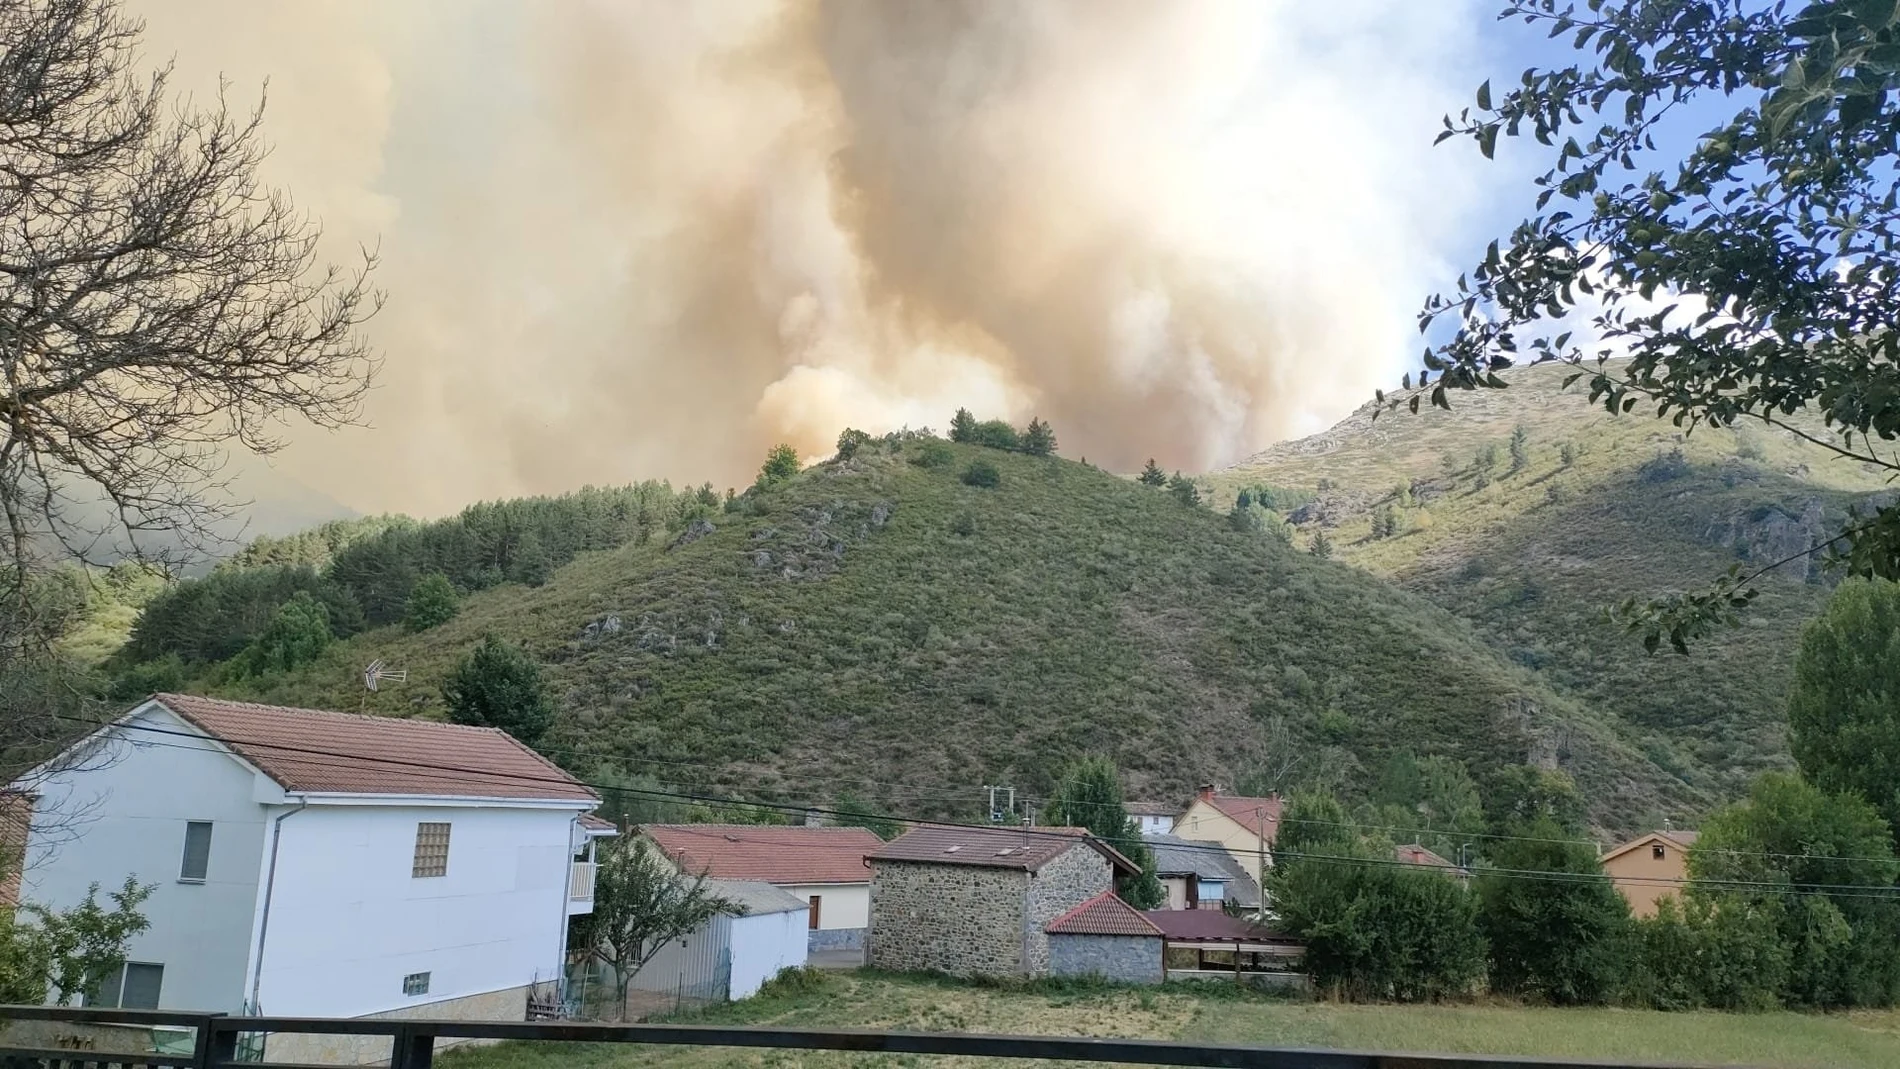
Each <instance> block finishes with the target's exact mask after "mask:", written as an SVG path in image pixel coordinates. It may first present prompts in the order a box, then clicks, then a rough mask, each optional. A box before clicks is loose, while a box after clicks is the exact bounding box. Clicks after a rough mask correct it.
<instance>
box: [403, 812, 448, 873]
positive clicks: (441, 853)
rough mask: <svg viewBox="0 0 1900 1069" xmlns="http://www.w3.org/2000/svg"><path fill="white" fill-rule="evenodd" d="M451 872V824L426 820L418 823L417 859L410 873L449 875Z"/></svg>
mask: <svg viewBox="0 0 1900 1069" xmlns="http://www.w3.org/2000/svg"><path fill="white" fill-rule="evenodd" d="M448 874H449V826H448V824H447V823H446V822H444V823H431V822H426V821H425V822H424V823H421V824H418V825H416V860H415V865H414V867H413V868H411V869H410V870H409V875H411V876H414V877H418V878H420V877H423V876H447V875H448Z"/></svg>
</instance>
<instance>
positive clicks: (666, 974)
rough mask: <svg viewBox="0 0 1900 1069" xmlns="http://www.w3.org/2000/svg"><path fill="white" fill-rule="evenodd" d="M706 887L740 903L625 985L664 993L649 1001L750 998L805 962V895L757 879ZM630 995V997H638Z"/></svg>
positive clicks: (663, 953)
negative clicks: (766, 985) (782, 972)
mask: <svg viewBox="0 0 1900 1069" xmlns="http://www.w3.org/2000/svg"><path fill="white" fill-rule="evenodd" d="M706 887H707V889H708V890H710V891H712V892H713V893H714V894H717V895H719V896H720V897H721V898H724V899H726V900H728V901H730V902H732V903H733V904H734V905H735V906H737V907H738V908H737V909H735V910H733V911H731V912H729V913H722V914H720V915H719V916H717V917H714V918H713V919H712V920H711V921H710V922H708V923H707V924H706V925H704V926H703V927H701V928H700V929H699V930H698V931H696V932H693V933H692V934H691V935H688V936H686V937H685V938H683V939H680V940H678V941H676V942H674V943H671V944H668V945H667V946H666V947H665V948H664V949H662V950H661V951H660V952H659V953H658V954H655V955H654V956H653V959H652V960H651V961H649V962H647V963H646V965H645V966H644V967H642V968H641V969H640V971H639V972H637V973H635V974H634V975H633V979H632V980H631V981H629V982H628V984H627V986H628V988H629V989H630V990H632V991H644V992H651V993H656V994H658V995H660V996H661V998H660V999H659V1000H658V1001H657V1002H652V1001H649V1002H648V1004H649V1005H653V1006H660V1007H664V1006H665V1005H666V997H667V996H673V997H674V998H675V999H676V1000H677V1001H679V1002H681V1003H684V1002H686V1001H689V1000H690V1001H692V1002H716V1001H719V1000H720V999H722V998H733V999H741V998H749V997H751V996H752V995H755V994H757V993H758V990H759V988H760V987H761V986H762V985H763V984H764V983H765V982H766V981H767V980H770V979H771V978H772V977H774V976H777V975H778V972H779V970H780V969H796V968H800V967H802V966H803V965H804V964H805V951H806V935H807V933H808V932H809V930H810V929H809V928H807V926H806V915H807V910H808V909H809V907H808V906H807V904H806V902H805V900H803V899H801V898H799V897H798V896H797V895H794V894H792V893H790V892H788V891H783V890H780V889H779V888H777V887H774V886H772V885H771V884H769V883H763V882H760V881H757V880H707V881H706ZM634 1001H635V1000H634V999H629V1002H634Z"/></svg>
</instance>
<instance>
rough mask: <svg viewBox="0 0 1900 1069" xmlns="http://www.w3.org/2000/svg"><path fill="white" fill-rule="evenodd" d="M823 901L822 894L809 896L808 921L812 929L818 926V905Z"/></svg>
mask: <svg viewBox="0 0 1900 1069" xmlns="http://www.w3.org/2000/svg"><path fill="white" fill-rule="evenodd" d="M824 901H825V896H824V895H813V896H811V922H810V923H811V926H812V928H813V929H816V928H817V927H818V907H819V906H820V905H822V904H823V903H824Z"/></svg>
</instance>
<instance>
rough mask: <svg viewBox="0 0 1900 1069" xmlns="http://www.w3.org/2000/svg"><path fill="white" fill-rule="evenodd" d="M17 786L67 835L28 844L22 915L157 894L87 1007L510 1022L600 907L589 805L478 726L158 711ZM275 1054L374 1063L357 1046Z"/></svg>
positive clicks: (176, 706)
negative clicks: (28, 787)
mask: <svg viewBox="0 0 1900 1069" xmlns="http://www.w3.org/2000/svg"><path fill="white" fill-rule="evenodd" d="M76 751H83V753H76ZM68 756H73V757H82V758H83V759H80V760H70V759H67V757H68ZM62 768H64V769H65V770H62ZM29 777H30V778H29V779H28V780H27V781H25V782H32V783H33V784H34V786H35V788H36V790H37V791H38V794H39V798H38V805H39V806H40V807H42V808H43V809H44V810H45V811H47V812H48V813H50V814H60V815H61V817H59V818H51V817H49V820H48V823H49V824H64V825H65V827H64V828H63V829H62V831H61V834H60V835H59V836H58V837H57V838H56V839H52V840H48V839H47V838H46V837H45V836H44V835H42V833H41V832H40V831H39V830H38V829H35V830H34V831H33V833H32V834H31V835H30V836H29V840H28V846H27V868H26V876H25V883H24V887H23V891H22V895H23V897H24V898H25V899H27V900H30V901H33V902H37V903H41V904H44V905H46V906H50V907H53V908H56V909H64V908H68V907H70V906H73V905H75V904H76V903H78V902H79V901H80V900H81V899H83V898H84V896H85V894H86V888H87V886H88V885H89V884H95V883H96V884H99V885H101V886H102V887H103V888H105V889H111V888H113V887H116V886H118V885H119V884H120V883H121V882H122V881H123V880H124V879H125V878H126V876H127V874H131V875H132V876H134V877H135V878H137V879H138V880H139V881H141V882H143V883H148V884H151V885H153V887H154V891H153V893H152V896H151V897H150V898H149V899H147V900H146V902H145V904H144V906H143V907H142V910H143V912H144V914H145V916H146V918H147V919H148V920H149V921H150V923H151V927H150V929H149V930H147V931H145V932H143V933H141V934H139V935H137V936H134V937H133V938H132V940H131V942H130V944H129V945H128V948H127V949H128V961H127V963H126V964H125V965H124V966H123V967H122V968H121V969H120V970H119V971H118V972H117V973H115V974H114V975H113V976H112V978H111V979H110V980H109V981H108V982H107V984H106V985H105V986H104V988H102V989H101V990H100V991H98V992H96V993H94V994H93V995H91V996H89V997H88V999H87V1001H88V1002H89V1003H92V1004H99V1005H107V1006H113V1005H117V1006H124V1007H127V1008H134V1007H155V1008H159V1009H176V1010H201V1011H213V1012H223V1013H241V1012H245V1011H247V1010H249V1011H255V1012H263V1013H266V1014H271V1015H275V1016H285V1017H359V1016H401V1017H416V1016H421V1017H432V1018H460V1019H479V1020H515V1021H518V1020H522V1019H524V1017H525V1015H526V1008H527V995H528V990H529V987H530V986H531V985H532V984H533V983H534V982H535V981H536V980H547V979H550V978H556V977H559V976H560V975H561V968H562V964H563V959H564V957H565V950H566V936H567V927H568V917H569V916H570V915H572V914H575V913H584V912H587V911H588V910H590V909H591V908H592V894H591V891H592V880H591V876H592V865H591V864H590V863H589V862H585V861H582V862H575V861H574V860H573V859H574V857H575V856H576V854H577V853H585V852H586V851H588V850H589V849H590V847H589V840H590V833H589V832H588V831H586V830H584V829H582V828H581V827H580V818H581V817H582V815H583V814H585V813H587V812H588V811H589V810H592V809H593V808H594V807H596V806H597V805H599V804H600V800H599V798H597V797H596V796H595V795H594V793H593V792H592V791H590V790H588V789H587V787H586V786H584V785H582V784H581V783H579V782H578V781H576V780H575V779H574V778H573V777H571V776H569V775H568V774H567V773H565V772H563V771H562V770H561V769H560V768H558V767H557V766H555V765H554V764H552V763H551V762H549V761H547V760H546V759H545V758H543V757H541V756H540V755H539V754H536V753H535V752H534V751H533V750H530V749H528V748H527V747H526V746H523V745H522V744H520V743H519V742H517V741H515V740H514V739H512V738H510V737H508V736H507V735H505V734H503V733H501V732H499V731H495V730H493V729H490V728H479V727H462V726H457V725H453V724H443V723H434V722H429V721H422V720H407V719H400V718H395V717H376V716H353V715H349V714H345V713H332V712H323V711H319V710H312V709H285V708H278V707H274V706H268V705H253V704H249V703H245V702H230V701H218V700H214V699H210V698H198V697H189V696H185V695H175V694H160V695H156V696H154V697H153V698H150V699H148V700H146V701H145V702H143V703H141V704H140V705H138V706H137V707H136V708H134V709H133V710H132V711H131V712H130V713H129V714H127V715H126V716H124V717H122V718H121V719H119V720H118V721H115V722H114V723H112V724H110V725H107V726H105V727H103V728H101V729H100V730H98V731H96V732H94V733H93V734H92V735H90V736H88V737H87V738H86V739H84V740H82V741H81V742H79V743H78V744H76V745H75V747H73V748H72V749H70V750H68V751H67V755H63V756H62V758H60V759H55V761H54V762H52V763H49V764H48V765H46V766H43V767H42V768H41V769H38V770H35V771H34V772H33V773H30V774H29ZM68 818H69V819H68ZM571 888H581V889H584V890H585V891H586V892H587V894H586V895H585V896H584V897H580V896H577V895H576V894H574V893H573V892H572V891H571V890H570V889H571ZM268 1049H269V1052H270V1056H271V1058H272V1060H277V1061H354V1060H359V1059H360V1058H361V1056H362V1054H363V1052H362V1051H361V1050H359V1049H357V1048H356V1047H354V1046H352V1043H351V1041H350V1040H349V1039H348V1038H347V1037H324V1036H294V1035H280V1036H272V1037H271V1038H270V1040H269V1047H268ZM385 1050H386V1044H385Z"/></svg>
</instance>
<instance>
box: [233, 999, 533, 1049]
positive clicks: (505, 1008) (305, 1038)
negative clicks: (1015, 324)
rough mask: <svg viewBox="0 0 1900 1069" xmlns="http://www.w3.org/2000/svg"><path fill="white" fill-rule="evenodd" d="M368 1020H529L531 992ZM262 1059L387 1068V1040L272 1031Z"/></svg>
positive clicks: (423, 1006) (444, 1042) (455, 1043)
mask: <svg viewBox="0 0 1900 1069" xmlns="http://www.w3.org/2000/svg"><path fill="white" fill-rule="evenodd" d="M364 1019H365V1020H396V1021H402V1020H409V1021H525V1020H527V1019H528V988H527V987H526V986H525V985H524V986H522V987H510V988H504V989H502V990H500V991H487V992H483V993H482V994H479V995H468V996H465V997H463V998H451V999H443V1000H441V1001H440V1002H420V1003H417V1004H416V1005H413V1006H404V1007H402V1008H401V1009H396V1010H386V1011H384V1012H382V1013H370V1014H364ZM491 1042H493V1041H492V1040H483V1039H438V1040H436V1041H435V1049H436V1050H438V1051H443V1050H448V1049H450V1048H452V1047H462V1046H476V1045H487V1044H488V1043H491ZM264 1058H265V1060H266V1061H272V1062H292V1063H295V1064H298V1065H387V1064H389V1037H388V1036H325V1035H300V1034H295V1033H291V1032H273V1033H271V1035H270V1037H269V1038H268V1039H266V1040H265V1041H264Z"/></svg>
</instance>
